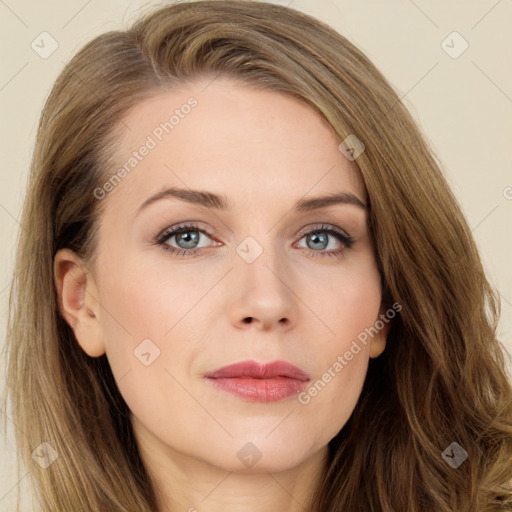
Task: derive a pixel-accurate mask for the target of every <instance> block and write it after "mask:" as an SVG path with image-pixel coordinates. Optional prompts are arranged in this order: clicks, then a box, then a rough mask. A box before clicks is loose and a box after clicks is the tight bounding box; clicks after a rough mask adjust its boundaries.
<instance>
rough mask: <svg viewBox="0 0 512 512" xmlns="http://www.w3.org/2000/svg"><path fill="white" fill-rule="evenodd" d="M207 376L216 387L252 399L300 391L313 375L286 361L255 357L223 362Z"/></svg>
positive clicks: (279, 397) (275, 398)
mask: <svg viewBox="0 0 512 512" xmlns="http://www.w3.org/2000/svg"><path fill="white" fill-rule="evenodd" d="M204 377H205V378H206V379H207V380H208V381H209V382H211V383H212V384H213V385H214V386H215V387H217V388H218V389H221V390H223V391H226V392H228V393H231V394H233V395H235V396H238V397H239V398H242V399H245V400H247V401H252V402H264V403H266V402H276V401H278V400H283V399H285V398H287V397H289V396H292V395H295V394H297V393H300V392H301V391H302V390H303V389H304V387H305V386H306V383H307V382H309V381H310V380H311V377H310V376H309V375H308V374H307V373H306V372H304V371H302V370H301V369H300V368H297V367H296V366H294V365H292V364H290V363H288V362H286V361H274V362H272V363H266V364H261V363H257V362H256V361H244V362H241V363H236V364H232V365H229V366H224V367H222V368H220V369H218V370H215V371H213V372H209V373H206V374H205V375H204Z"/></svg>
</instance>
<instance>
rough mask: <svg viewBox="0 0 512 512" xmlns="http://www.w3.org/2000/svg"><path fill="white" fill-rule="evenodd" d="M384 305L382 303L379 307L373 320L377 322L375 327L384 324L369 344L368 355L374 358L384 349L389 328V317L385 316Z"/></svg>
mask: <svg viewBox="0 0 512 512" xmlns="http://www.w3.org/2000/svg"><path fill="white" fill-rule="evenodd" d="M385 313H386V306H385V305H384V304H382V305H381V306H380V308H379V314H378V316H377V318H376V320H375V323H376V324H377V325H376V326H375V327H376V328H378V327H377V326H380V325H381V324H384V326H383V327H382V329H380V330H379V333H378V334H377V335H375V336H374V337H373V338H372V340H371V344H370V357H371V358H375V357H379V356H380V355H381V354H382V352H384V349H385V348H386V340H387V336H388V333H389V329H390V327H391V319H390V318H388V317H387V316H386V314H385Z"/></svg>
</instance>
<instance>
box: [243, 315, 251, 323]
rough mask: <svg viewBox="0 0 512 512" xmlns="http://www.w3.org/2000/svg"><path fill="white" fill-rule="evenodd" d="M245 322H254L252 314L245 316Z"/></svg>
mask: <svg viewBox="0 0 512 512" xmlns="http://www.w3.org/2000/svg"><path fill="white" fill-rule="evenodd" d="M244 322H245V323H246V324H250V323H251V322H252V316H248V317H246V318H244Z"/></svg>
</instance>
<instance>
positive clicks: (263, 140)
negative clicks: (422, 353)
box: [58, 79, 385, 471]
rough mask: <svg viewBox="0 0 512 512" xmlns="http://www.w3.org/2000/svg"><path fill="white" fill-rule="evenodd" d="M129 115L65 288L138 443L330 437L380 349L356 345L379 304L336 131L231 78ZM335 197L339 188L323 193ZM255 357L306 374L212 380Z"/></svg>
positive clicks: (273, 448)
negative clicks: (84, 258) (84, 260)
mask: <svg viewBox="0 0 512 512" xmlns="http://www.w3.org/2000/svg"><path fill="white" fill-rule="evenodd" d="M171 116H174V117H171ZM123 121H124V122H123V123H121V126H123V129H124V130H123V132H122V134H121V135H120V139H119V145H118V146H117V147H116V148H115V153H114V155H115V161H116V163H117V165H116V166H114V167H112V168H111V169H109V170H108V172H107V173H106V177H105V182H104V183H102V184H101V186H100V187H99V188H98V189H96V190H95V191H94V193H95V195H96V197H97V198H98V201H103V203H104V204H103V206H104V207H105V210H104V212H103V213H102V215H101V217H100V230H99V245H98V252H97V259H96V260H95V264H94V267H93V268H91V269H90V270H91V274H90V275H89V277H88V280H87V283H86V293H85V294H84V295H83V297H82V298H83V302H84V305H83V306H82V303H81V301H79V300H75V301H74V302H73V300H72V299H70V298H69V297H71V295H72V293H78V292H79V290H78V288H77V287H75V288H74V292H73V291H72V290H73V286H72V285H71V283H69V286H67V287H66V286H64V299H63V303H64V309H66V308H67V316H68V319H69V320H70V323H72V324H73V326H74V329H75V334H76V337H77V339H78V341H79V343H80V345H81V346H82V348H83V349H84V350H85V351H86V352H87V353H88V354H89V355H91V356H98V355H100V354H102V353H104V352H106V355H107V357H108V361H109V363H110V365H111V367H112V371H113V374H114V376H115V378H116V380H117V382H118V386H119V389H120V391H121V394H122V395H123V397H124V399H125V400H126V402H127V404H128V406H129V408H130V409H131V411H132V413H133V418H132V421H133V425H134V428H135V431H136V435H137V437H138V439H139V441H140V443H141V445H144V446H145V447H146V448H147V449H148V450H152V451H153V452H155V453H156V452H158V453H159V454H160V455H162V456H165V455H169V456H172V455H173V454H177V453H179V454H180V456H187V457H191V458H194V459H196V460H200V461H204V462H207V463H209V464H212V465H215V466H217V467H221V468H224V469H226V470H229V471H249V470H250V468H251V467H252V466H253V465H254V466H255V469H257V470H261V471H263V470H266V471H277V470H282V469H286V468H291V467H293V466H295V465H297V464H299V463H301V462H302V461H305V460H306V459H308V458H309V457H311V456H313V455H314V454H317V453H319V452H320V451H321V450H325V447H326V445H327V443H328V442H329V441H330V440H331V439H332V438H333V437H334V436H335V435H336V434H337V433H338V432H339V430H340V429H341V428H342V427H343V425H344V424H345V423H346V421H347V420H348V418H349V416H350V414H351V413H352V411H353V409H354V407H355V404H356V402H357V400H358V397H359V395H360V392H361V389H362V386H363V382H364V379H365V375H366V371H367V365H368V359H369V357H376V356H378V355H379V354H380V353H381V352H382V350H383V349H384V344H385V337H384V336H382V337H375V338H373V339H371V337H368V342H367V343H366V344H365V343H361V341H358V335H360V334H361V333H363V332H365V329H367V328H370V327H372V326H373V325H374V324H375V322H376V320H377V319H378V316H379V313H382V312H383V311H384V309H383V308H380V306H381V289H380V277H379V274H378V271H377V267H376V262H375V258H374V253H373V250H372V244H371V239H370V235H369V230H368V226H367V220H368V214H367V211H366V210H365V209H364V208H363V207H362V206H361V205H360V204H358V202H361V203H365V191H364V187H363V185H362V183H361V181H360V179H359V178H358V176H357V174H356V172H355V165H354V162H351V161H349V160H348V159H347V158H346V157H345V156H344V154H342V153H341V152H340V151H339V149H338V145H339V143H340V142H341V140H338V139H337V138H336V136H335V135H334V134H333V132H332V131H331V130H330V129H329V127H328V125H327V124H326V123H325V122H324V121H323V120H322V119H321V118H320V117H319V116H318V114H316V113H315V111H314V110H312V109H311V108H310V107H308V106H307V105H306V104H304V103H302V102H300V101H298V100H296V99H293V98H290V97H288V96H285V95H282V94H280V93H276V92H270V91H261V90H257V89H254V88H249V87H248V86H245V85H241V84H237V83H235V82H233V81H229V80H226V79H222V80H221V79H218V80H215V81H213V82H211V83H210V84H209V85H208V81H198V82H195V83H193V84H188V85H186V86H183V87H182V88H181V89H180V90H179V91H172V92H164V93H161V94H160V95H158V96H156V97H154V98H152V99H150V100H147V101H145V102H143V103H142V104H140V105H138V106H137V107H136V108H135V109H134V110H132V111H131V112H130V113H129V115H128V116H127V117H126V118H125V119H124V120H123ZM166 123H167V124H166ZM143 148H146V149H143ZM123 166H124V172H123V171H122V170H121V169H122V168H123ZM169 189H174V190H175V191H176V190H178V189H179V190H180V191H181V192H179V193H178V192H175V193H171V192H167V193H166V192H165V191H166V190H169ZM199 191H200V192H201V193H204V194H208V196H207V197H203V196H199ZM332 194H340V195H341V196H340V197H341V198H342V199H343V198H345V200H342V201H337V202H329V203H326V202H325V204H324V203H323V202H321V201H317V202H315V201H312V200H313V199H314V198H318V197H320V196H327V195H332ZM178 196H181V198H179V197H178ZM213 196H216V197H217V196H218V197H219V198H222V202H224V203H225V205H221V204H220V203H221V200H220V199H212V197H213ZM301 204H302V205H303V206H302V207H301V208H298V207H297V206H298V205H301ZM183 225H189V226H190V225H191V226H192V227H187V228H185V229H183V230H182V231H181V235H179V234H170V233H169V231H171V230H172V229H174V228H178V227H180V226H183ZM312 232H313V234H309V235H308V233H312ZM205 233H207V234H205ZM315 233H316V234H315ZM336 233H339V234H340V235H339V238H338V237H337V235H336ZM347 238H348V240H347ZM350 239H351V240H352V242H351V241H350ZM174 251H179V252H174ZM62 257H64V256H62ZM58 258H59V256H58ZM82 284H83V283H82ZM66 290H68V292H66ZM66 293H68V299H66ZM75 299H76V297H75ZM73 304H74V305H75V306H76V309H75V310H73V308H72V306H73ZM359 339H361V338H359ZM354 340H356V345H357V347H358V348H359V351H357V349H356V348H355V347H356V345H354ZM348 353H350V354H351V355H347V354H348ZM246 361H254V362H256V363H269V362H275V361H285V362H288V363H290V364H292V365H295V366H296V367H298V368H299V369H301V370H302V372H303V373H304V374H305V375H306V376H309V380H308V381H304V380H297V379H293V378H290V377H286V376H281V377H276V376H275V375H274V378H265V379H262V378H260V379H249V380H248V379H247V378H246V379H244V378H243V377H244V375H243V373H244V371H245V370H241V371H240V372H239V377H238V378H235V377H231V378H225V379H211V378H207V377H205V375H206V374H209V373H211V372H214V371H216V370H218V369H220V368H222V367H224V366H227V365H232V364H234V363H239V362H246ZM342 361H343V362H342ZM276 368H277V367H276ZM276 368H274V369H276ZM276 372H277V373H278V374H280V373H281V374H282V375H284V374H285V373H286V372H284V373H283V371H282V368H281V370H280V369H279V368H277V369H276ZM265 376H271V374H268V375H263V377H265ZM245 377H247V375H245ZM260 377H262V376H260ZM304 378H305V377H304ZM315 385H316V387H315ZM228 388H229V389H232V390H234V391H235V392H231V391H228V390H226V389H228Z"/></svg>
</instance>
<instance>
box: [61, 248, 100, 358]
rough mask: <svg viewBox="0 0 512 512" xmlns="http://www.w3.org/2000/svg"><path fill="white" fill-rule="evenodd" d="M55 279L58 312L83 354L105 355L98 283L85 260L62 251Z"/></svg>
mask: <svg viewBox="0 0 512 512" xmlns="http://www.w3.org/2000/svg"><path fill="white" fill-rule="evenodd" d="M53 276H54V282H55V287H56V290H57V296H58V303H59V310H60V312H61V314H62V316H63V317H64V319H65V320H66V322H67V323H68V324H69V325H70V327H71V328H72V329H73V332H74V333H75V338H76V340H77V341H78V343H79V344H80V346H81V347H82V349H83V351H84V352H85V353H86V354H88V355H89V356H91V357H98V356H101V355H103V354H104V353H105V344H104V341H103V335H102V331H101V328H100V327H101V326H100V304H99V302H98V293H97V289H96V284H95V282H94V279H93V278H92V276H91V274H90V272H89V271H88V269H87V266H86V265H85V264H84V262H83V261H82V259H81V258H80V257H79V256H77V255H76V254H75V253H74V252H73V251H71V250H70V249H61V250H59V251H58V252H57V254H56V255H55V258H54V261H53Z"/></svg>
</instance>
